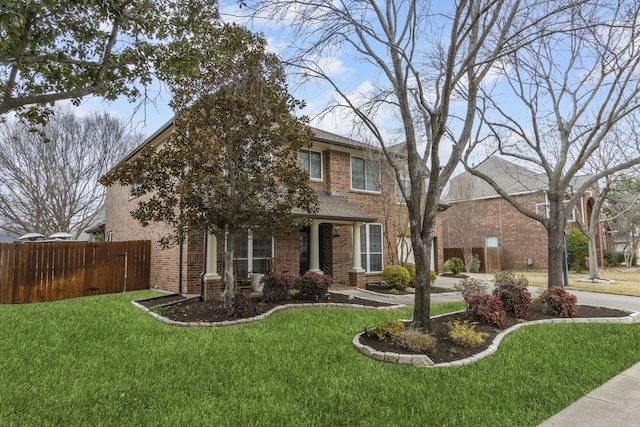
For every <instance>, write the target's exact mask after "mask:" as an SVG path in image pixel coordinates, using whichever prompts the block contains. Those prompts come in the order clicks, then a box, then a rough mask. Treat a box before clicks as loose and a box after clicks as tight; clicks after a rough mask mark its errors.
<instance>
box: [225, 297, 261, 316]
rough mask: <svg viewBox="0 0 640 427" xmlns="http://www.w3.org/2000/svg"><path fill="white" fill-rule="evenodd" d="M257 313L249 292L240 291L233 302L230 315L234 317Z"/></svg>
mask: <svg viewBox="0 0 640 427" xmlns="http://www.w3.org/2000/svg"><path fill="white" fill-rule="evenodd" d="M254 314H255V310H254V307H253V301H252V300H251V295H250V294H249V292H242V293H240V292H238V293H236V295H235V297H234V298H233V302H232V303H231V312H230V315H231V316H234V317H250V316H253V315H254Z"/></svg>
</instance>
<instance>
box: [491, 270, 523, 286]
mask: <svg viewBox="0 0 640 427" xmlns="http://www.w3.org/2000/svg"><path fill="white" fill-rule="evenodd" d="M494 282H496V284H497V283H515V284H516V285H521V286H525V287H526V286H529V279H527V278H526V277H525V276H524V275H522V274H521V275H519V276H518V277H516V273H514V272H513V271H511V270H505V271H496V274H495V276H494Z"/></svg>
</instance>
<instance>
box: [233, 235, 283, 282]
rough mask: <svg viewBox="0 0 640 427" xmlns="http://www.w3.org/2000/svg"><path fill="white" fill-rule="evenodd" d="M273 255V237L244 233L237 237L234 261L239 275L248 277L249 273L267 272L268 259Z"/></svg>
mask: <svg viewBox="0 0 640 427" xmlns="http://www.w3.org/2000/svg"><path fill="white" fill-rule="evenodd" d="M272 257H273V238H271V237H267V238H262V239H258V238H254V237H253V236H247V235H246V234H245V235H242V236H238V237H236V241H235V250H234V263H235V264H236V271H235V273H237V274H238V275H239V277H247V276H248V275H249V273H259V274H265V273H266V272H267V259H269V258H272Z"/></svg>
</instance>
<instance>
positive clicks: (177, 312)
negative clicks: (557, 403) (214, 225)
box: [137, 290, 628, 363]
mask: <svg viewBox="0 0 640 427" xmlns="http://www.w3.org/2000/svg"><path fill="white" fill-rule="evenodd" d="M447 291H448V292H450V291H451V290H447ZM252 301H253V303H254V304H253V305H254V310H253V311H254V313H255V314H253V315H252V316H251V317H253V316H256V315H260V314H262V313H265V312H267V311H269V310H271V309H272V308H274V307H276V306H279V305H287V304H300V303H311V304H314V303H328V302H333V303H344V304H360V305H364V306H369V307H384V306H387V307H388V306H391V305H393V304H388V303H384V302H378V301H373V300H368V299H362V298H357V297H355V298H354V297H353V296H348V295H342V294H337V293H330V294H328V295H326V296H325V297H323V298H321V299H320V300H318V301H312V300H303V299H297V298H294V299H291V300H288V301H283V302H278V303H265V302H262V300H261V298H254V299H253V300H252ZM137 302H138V303H139V304H141V305H143V306H145V307H147V308H149V309H152V310H154V311H157V312H158V313H160V314H161V315H162V316H164V317H166V318H168V319H171V320H175V321H180V322H210V323H213V322H223V321H229V320H238V319H239V317H238V316H232V315H230V314H229V313H228V312H227V310H225V308H224V307H223V305H222V303H221V302H219V301H200V300H199V299H197V298H191V299H186V298H185V297H183V296H181V295H165V296H160V297H156V298H151V299H147V300H141V301H137ZM627 315H628V313H627V312H626V311H622V310H616V309H611V308H604V307H594V306H587V305H581V306H579V307H578V317H581V318H597V317H624V316H627ZM554 318H555V317H554V316H549V315H547V314H544V312H543V305H542V303H540V302H538V301H534V302H532V303H531V306H530V307H529V316H528V319H527V321H533V320H539V319H554ZM454 320H460V321H461V322H463V321H465V320H470V319H469V318H468V317H467V315H466V313H465V312H461V313H453V314H449V315H446V316H440V317H436V318H433V319H432V320H431V327H432V330H433V333H432V336H433V337H434V341H435V346H434V348H433V349H432V350H430V351H428V352H427V353H426V354H427V356H428V357H429V358H430V359H431V360H432V361H433V362H434V363H446V362H453V361H456V360H460V359H465V358H467V357H471V356H473V355H475V354H478V353H480V352H482V351H484V350H485V349H487V348H488V347H489V345H491V343H492V342H493V340H494V339H495V337H496V336H497V335H498V334H499V333H500V332H502V331H503V330H504V329H507V328H509V327H511V326H513V325H515V324H517V323H519V322H523V321H522V320H518V319H515V318H513V317H509V316H507V317H506V319H505V322H504V328H503V329H499V328H496V327H493V326H490V325H483V324H478V325H477V326H476V331H478V332H485V333H487V334H488V337H487V338H486V339H485V341H484V343H483V344H482V345H481V346H479V347H473V348H469V347H463V346H460V345H458V344H456V343H455V342H453V341H452V340H451V339H450V338H449V336H448V334H449V328H448V327H447V323H449V322H453V321H454ZM371 326H374V325H371ZM360 343H361V344H364V345H367V346H369V347H371V348H373V349H375V350H378V351H389V352H393V353H404V354H411V353H412V352H411V351H409V350H407V349H404V348H402V347H399V346H397V345H394V344H393V343H392V342H390V341H389V340H387V341H381V340H379V339H377V338H375V337H374V338H371V337H367V336H366V335H364V334H363V335H362V336H361V337H360Z"/></svg>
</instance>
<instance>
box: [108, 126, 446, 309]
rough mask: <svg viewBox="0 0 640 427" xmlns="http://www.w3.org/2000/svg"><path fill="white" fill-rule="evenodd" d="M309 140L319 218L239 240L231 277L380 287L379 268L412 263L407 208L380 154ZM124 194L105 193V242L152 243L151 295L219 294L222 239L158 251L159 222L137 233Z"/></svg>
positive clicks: (318, 135)
mask: <svg viewBox="0 0 640 427" xmlns="http://www.w3.org/2000/svg"><path fill="white" fill-rule="evenodd" d="M172 130H173V122H172V121H170V122H168V123H166V124H165V125H164V126H162V127H161V128H160V129H159V130H158V131H157V132H155V133H154V134H153V135H151V136H150V137H149V138H148V139H147V140H146V141H144V142H143V143H142V144H141V146H140V147H138V148H137V149H136V150H134V151H133V152H132V153H130V154H129V155H128V156H127V157H125V158H124V159H123V160H122V162H126V161H127V160H129V159H131V158H133V157H134V156H136V155H137V153H138V152H139V151H140V150H141V149H142V147H144V146H145V145H148V144H151V145H152V146H158V145H160V144H162V143H163V141H165V140H166V139H167V138H168V136H169V135H170V134H171V132H172ZM314 134H315V136H314V137H313V138H312V139H313V146H312V147H311V148H310V149H308V150H301V151H300V155H299V158H300V166H301V167H302V168H303V169H305V170H306V171H308V172H309V176H310V184H311V186H312V188H313V189H314V190H315V191H316V193H317V195H318V201H319V210H318V212H317V213H315V214H311V215H309V214H307V213H304V212H296V211H294V212H293V213H294V214H295V215H299V216H301V217H306V218H308V219H310V220H311V222H310V225H309V226H308V227H305V228H302V229H295V230H290V231H289V232H286V233H281V234H279V235H277V236H273V237H272V238H267V239H253V238H251V236H245V237H243V238H240V239H238V240H236V246H235V247H236V251H235V264H234V271H235V272H236V273H237V275H239V276H241V277H245V276H247V275H249V273H251V274H262V273H264V272H266V270H267V269H268V268H270V267H271V268H273V270H275V271H277V272H289V273H292V274H295V275H299V274H304V273H305V272H307V271H314V272H322V273H324V274H329V275H330V276H332V278H333V281H334V285H337V286H344V285H350V286H358V287H363V286H364V285H365V283H367V282H378V281H380V280H381V279H382V270H383V268H384V266H385V265H390V264H396V263H398V255H400V257H401V258H403V259H404V260H405V261H409V262H412V261H414V260H413V258H412V254H411V252H410V250H408V251H407V249H406V242H407V241H409V242H410V239H409V237H408V236H409V235H410V231H409V221H408V214H407V210H406V205H405V204H404V202H403V200H402V193H401V192H399V191H398V190H397V185H396V181H395V177H394V175H393V173H392V171H391V168H390V166H389V165H388V163H386V160H385V159H384V156H383V155H382V152H381V150H379V149H377V148H375V147H372V146H371V145H368V144H364V143H361V142H358V141H355V140H352V139H348V138H344V137H341V136H338V135H335V134H332V133H329V132H325V131H322V130H319V129H314ZM131 190H132V189H131V188H127V187H123V186H117V185H114V186H111V187H109V188H107V194H106V220H105V239H106V240H108V241H121V240H139V239H143V240H151V241H152V251H151V252H152V253H151V286H152V287H154V288H158V289H165V290H169V291H173V292H183V293H186V294H196V293H199V292H200V275H201V273H203V272H204V283H205V285H206V286H205V289H206V292H207V293H208V294H209V295H211V296H212V297H216V296H217V295H219V292H221V291H222V289H223V284H222V278H221V275H222V274H221V273H222V271H223V264H222V260H223V250H224V243H225V242H224V240H225V237H224V236H215V235H212V234H210V235H207V236H205V235H204V233H197V232H194V233H192V234H191V235H190V236H189V237H188V239H187V240H186V241H185V242H184V243H183V244H182V245H180V246H175V247H171V248H167V249H163V248H162V247H161V246H160V244H159V243H158V241H159V239H160V238H161V237H162V236H166V235H167V234H169V232H170V230H169V229H168V228H167V225H166V224H163V223H152V224H150V225H149V226H148V227H142V226H141V225H140V224H139V223H138V222H137V221H136V220H135V219H133V218H132V217H131V215H130V214H129V212H130V211H131V210H133V209H134V208H135V207H136V205H137V197H135V196H132V194H133V193H132V191H131ZM435 234H436V238H435V242H434V243H435V245H434V248H435V250H434V253H435V254H436V255H437V257H432V258H434V260H435V261H434V262H433V263H432V268H433V269H435V270H441V268H442V262H443V260H442V249H441V247H440V245H439V242H440V240H441V227H440V224H439V223H438V227H437V230H436V233H435ZM399 248H404V249H399ZM438 266H440V267H438Z"/></svg>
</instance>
